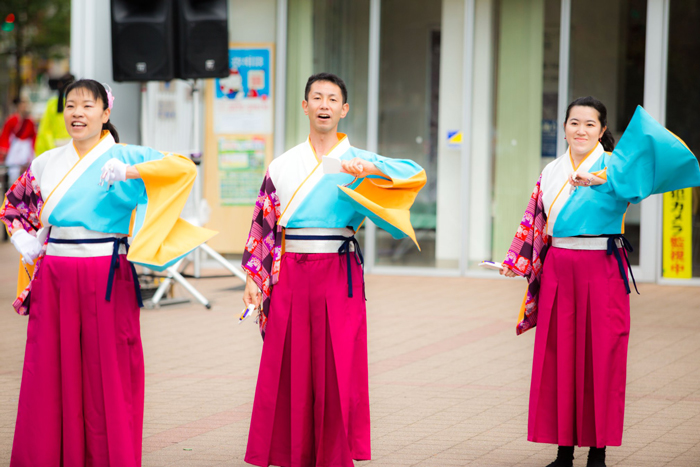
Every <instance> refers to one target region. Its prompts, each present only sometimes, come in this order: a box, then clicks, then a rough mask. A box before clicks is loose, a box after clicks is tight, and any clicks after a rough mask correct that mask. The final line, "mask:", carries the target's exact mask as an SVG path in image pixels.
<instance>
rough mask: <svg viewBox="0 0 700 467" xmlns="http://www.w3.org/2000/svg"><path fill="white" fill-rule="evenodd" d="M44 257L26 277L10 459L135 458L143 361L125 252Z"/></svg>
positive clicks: (124, 465)
mask: <svg viewBox="0 0 700 467" xmlns="http://www.w3.org/2000/svg"><path fill="white" fill-rule="evenodd" d="M110 260H111V257H109V256H99V257H92V258H73V257H60V256H47V257H46V258H45V259H44V260H43V263H42V265H41V269H40V270H39V272H38V278H36V279H35V282H34V283H33V285H32V292H31V305H30V311H29V323H28V328H27V347H26V351H25V355H24V370H23V372H22V386H21V389H20V396H19V410H18V413H17V425H16V427H15V438H14V444H13V447H12V460H11V463H10V465H11V466H12V467H39V466H41V467H81V466H85V467H92V466H95V467H97V466H100V467H102V466H111V467H135V466H140V465H141V436H142V430H143V403H144V365H143V350H142V347H141V333H140V327H139V307H138V305H137V300H136V295H135V288H134V282H133V279H132V276H131V267H130V265H129V263H128V261H127V260H126V257H125V256H124V255H122V256H121V257H120V267H119V268H118V269H117V271H116V274H115V277H114V284H113V288H112V296H111V301H109V302H108V301H106V300H105V295H106V290H107V279H108V275H109V267H110Z"/></svg>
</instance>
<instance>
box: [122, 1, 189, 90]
mask: <svg viewBox="0 0 700 467" xmlns="http://www.w3.org/2000/svg"><path fill="white" fill-rule="evenodd" d="M111 6H112V75H113V78H114V81H169V80H171V79H173V78H175V64H174V60H173V57H174V52H175V50H174V39H173V38H174V27H173V25H174V11H173V10H174V9H173V0H146V1H144V0H112V5H111Z"/></svg>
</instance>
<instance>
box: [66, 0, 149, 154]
mask: <svg viewBox="0 0 700 467" xmlns="http://www.w3.org/2000/svg"><path fill="white" fill-rule="evenodd" d="M111 30H112V29H111V19H110V2H108V1H99V2H98V1H95V0H71V32H70V36H71V37H70V42H71V47H70V49H71V51H70V57H71V60H70V68H71V72H72V73H73V74H74V75H75V77H76V78H91V79H94V80H97V81H99V82H101V83H106V84H108V85H109V86H110V87H111V88H112V92H113V94H114V108H113V109H112V117H111V119H110V120H111V122H112V123H113V124H114V126H115V127H116V128H117V131H118V132H119V137H120V140H121V141H122V142H124V143H130V144H139V143H140V137H139V115H140V105H139V102H140V97H139V94H140V85H139V83H115V82H114V81H113V80H112V34H111Z"/></svg>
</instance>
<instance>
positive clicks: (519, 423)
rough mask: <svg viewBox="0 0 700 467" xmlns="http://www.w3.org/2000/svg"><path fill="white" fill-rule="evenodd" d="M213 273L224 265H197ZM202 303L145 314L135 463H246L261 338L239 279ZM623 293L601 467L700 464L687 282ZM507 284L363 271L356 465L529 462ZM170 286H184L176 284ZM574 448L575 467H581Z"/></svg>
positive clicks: (0, 338) (8, 279) (5, 315)
mask: <svg viewBox="0 0 700 467" xmlns="http://www.w3.org/2000/svg"><path fill="white" fill-rule="evenodd" d="M17 258H18V256H17V254H16V253H15V252H14V249H13V248H12V246H11V245H10V244H9V243H7V242H1V243H0V264H1V265H2V267H0V303H2V304H4V305H3V306H2V307H0V465H7V464H9V458H10V451H11V446H12V438H13V432H14V424H15V417H16V412H17V398H18V394H19V386H20V378H21V371H22V360H23V356H24V345H25V340H26V326H27V318H26V317H23V316H18V315H16V314H15V313H14V312H13V310H12V308H11V307H10V303H11V301H12V299H13V294H14V292H15V279H16V276H15V275H16V272H17V266H16V264H17ZM205 273H207V274H221V273H222V270H206V271H205ZM194 284H195V286H196V287H197V288H198V289H199V290H200V291H201V292H203V293H204V294H205V295H206V296H207V297H208V298H209V299H210V300H211V301H212V303H213V307H212V309H211V310H207V309H205V308H204V307H202V306H201V305H198V304H196V303H194V302H191V303H188V304H181V305H172V306H168V307H162V308H160V309H154V310H143V312H142V314H141V330H142V337H143V343H144V351H145V359H146V407H145V421H144V436H143V466H144V467H161V466H162V467H165V466H167V467H171V466H172V467H185V466H189V467H209V466H212V467H213V466H221V467H223V466H231V467H233V466H244V465H246V464H245V463H244V462H243V457H244V454H245V447H246V441H247V435H248V427H249V422H250V413H251V409H252V402H253V395H254V390H255V381H256V376H257V369H258V363H259V359H260V351H261V347H262V342H261V339H260V336H259V334H258V331H257V326H256V325H255V324H253V323H252V322H244V323H243V324H240V325H239V324H238V323H237V316H238V313H239V312H240V311H241V309H242V301H241V300H242V291H243V288H242V283H241V282H240V281H239V280H237V279H235V278H233V277H230V278H214V279H200V280H196V281H194ZM640 291H641V293H642V295H640V296H637V295H635V294H633V295H632V296H631V300H632V331H631V338H630V349H629V362H628V384H627V403H626V417H625V432H624V436H623V444H622V446H621V447H611V448H608V465H609V466H620V467H622V466H626V467H646V466H655V467H656V466H665V465H669V466H674V467H694V466H700V319H699V318H700V288H698V287H670V286H658V285H653V284H641V286H640ZM523 292H524V282H523V281H522V280H521V279H517V280H516V279H513V280H506V279H503V278H499V277H497V276H495V275H494V279H471V278H469V279H467V278H440V277H412V276H380V275H368V276H367V297H368V299H369V301H368V311H367V315H368V321H369V371H370V382H369V385H370V388H369V389H370V401H371V413H372V452H373V460H372V461H370V462H357V463H356V465H357V466H368V467H369V466H371V467H374V466H394V467H396V466H425V467H431V466H467V465H469V466H485V467H486V466H533V467H534V466H541V467H544V466H545V465H547V464H548V463H549V462H551V461H552V460H553V459H554V457H555V452H556V447H555V446H552V445H544V444H535V443H529V442H527V440H526V436H527V405H528V390H529V385H530V371H531V364H532V346H533V341H534V336H535V333H534V332H533V331H530V332H527V333H525V334H523V335H522V336H516V335H515V320H516V315H517V311H518V307H519V305H520V302H521V299H522V294H523ZM176 295H178V296H186V292H185V291H184V290H181V289H177V290H176ZM586 452H587V449H580V450H577V451H576V457H577V458H576V460H575V461H574V465H575V466H577V467H582V466H585V464H586V461H585V458H586Z"/></svg>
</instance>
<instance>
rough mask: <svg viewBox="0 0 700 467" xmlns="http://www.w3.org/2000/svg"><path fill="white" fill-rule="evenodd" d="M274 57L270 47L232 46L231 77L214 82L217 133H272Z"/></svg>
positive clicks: (230, 56)
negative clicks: (272, 73)
mask: <svg viewBox="0 0 700 467" xmlns="http://www.w3.org/2000/svg"><path fill="white" fill-rule="evenodd" d="M271 60H272V48H271V47H265V46H263V47H246V46H231V47H230V48H229V76H228V78H217V79H216V80H215V82H214V133H217V134H270V133H272V126H273V103H272V92H271V89H272V86H271V69H272V68H271Z"/></svg>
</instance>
